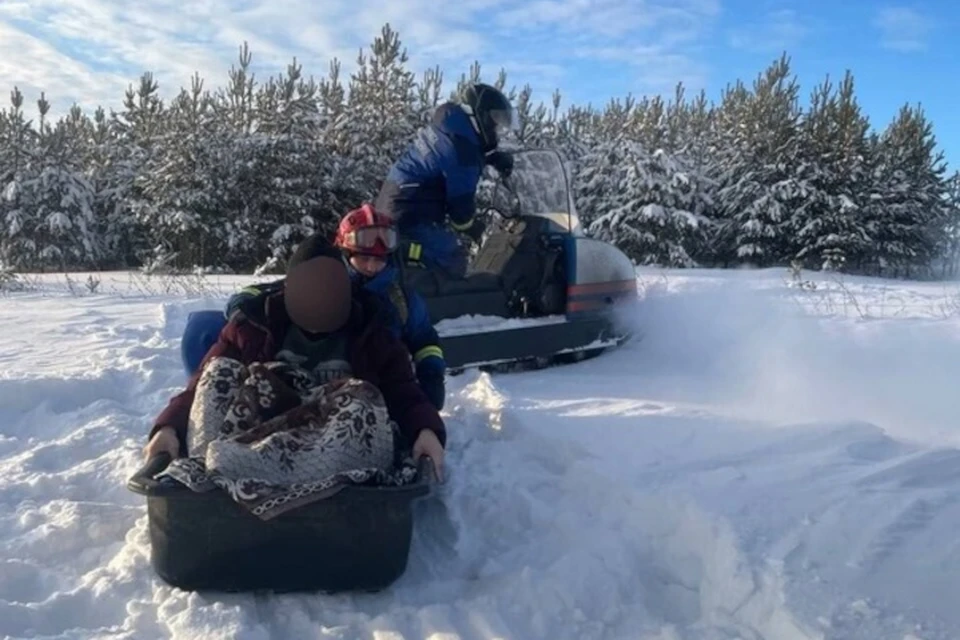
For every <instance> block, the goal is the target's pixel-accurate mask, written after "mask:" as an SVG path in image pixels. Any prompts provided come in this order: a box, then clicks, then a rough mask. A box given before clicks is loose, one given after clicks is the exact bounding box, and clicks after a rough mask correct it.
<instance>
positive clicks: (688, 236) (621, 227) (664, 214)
mask: <svg viewBox="0 0 960 640" xmlns="http://www.w3.org/2000/svg"><path fill="white" fill-rule="evenodd" d="M598 176H605V178H606V179H609V180H612V184H611V186H612V189H611V190H610V191H609V197H608V198H606V199H604V204H605V209H606V211H605V212H604V213H602V214H600V215H599V216H598V217H597V219H596V220H594V221H593V222H592V223H591V224H590V227H589V233H590V235H591V236H593V237H595V238H598V239H600V240H604V241H606V242H612V243H613V244H615V245H617V246H618V247H620V249H622V250H623V251H624V252H625V253H626V254H627V256H629V257H630V258H631V259H632V260H634V261H635V262H636V263H638V264H647V265H649V264H656V265H662V266H669V267H692V266H696V262H695V261H694V259H693V258H692V257H691V255H690V247H691V246H699V245H700V244H701V243H702V242H703V238H702V234H703V233H705V232H706V229H707V228H708V227H709V225H710V220H709V219H708V218H707V217H706V216H705V215H704V211H705V210H706V208H707V207H708V206H709V201H707V200H705V199H704V198H703V194H702V192H701V191H700V190H699V189H698V187H697V181H696V180H695V179H693V178H692V177H691V175H690V173H689V171H688V168H687V167H685V166H684V165H683V164H682V162H681V161H680V160H678V159H677V158H675V157H673V156H671V155H670V154H669V153H667V152H666V151H665V150H663V149H657V150H655V151H653V152H649V151H648V150H647V149H646V148H645V147H644V146H643V145H642V144H640V143H639V142H635V141H632V140H622V141H619V142H612V143H606V144H605V145H603V146H602V147H601V150H600V151H599V152H598V153H597V156H596V157H595V158H593V159H592V161H591V162H590V163H589V165H588V167H587V168H585V169H584V171H583V177H584V178H585V179H586V180H587V181H589V180H590V179H591V178H596V177H598Z"/></svg>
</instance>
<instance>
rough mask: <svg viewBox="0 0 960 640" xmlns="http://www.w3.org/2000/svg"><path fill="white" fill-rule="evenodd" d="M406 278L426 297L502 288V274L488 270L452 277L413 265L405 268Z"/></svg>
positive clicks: (485, 291) (482, 291)
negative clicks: (463, 276) (461, 276)
mask: <svg viewBox="0 0 960 640" xmlns="http://www.w3.org/2000/svg"><path fill="white" fill-rule="evenodd" d="M404 279H405V282H406V284H407V285H409V286H412V287H413V288H415V289H416V290H417V291H419V292H420V295H422V296H424V297H426V298H433V297H437V296H455V295H463V294H470V293H489V292H491V291H501V289H502V281H501V280H500V276H498V275H497V274H495V273H489V272H486V271H480V272H476V273H468V274H467V277H465V278H452V277H450V276H448V275H447V274H445V273H442V272H438V271H430V270H427V269H424V268H422V267H412V268H407V269H405V270H404Z"/></svg>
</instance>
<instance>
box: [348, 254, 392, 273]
mask: <svg viewBox="0 0 960 640" xmlns="http://www.w3.org/2000/svg"><path fill="white" fill-rule="evenodd" d="M350 264H351V265H352V266H353V268H354V269H356V270H357V271H359V272H360V273H362V274H363V275H365V276H366V277H368V278H372V277H373V276H375V275H377V274H378V273H380V272H381V271H383V268H384V267H386V266H387V261H386V260H385V259H384V258H380V257H377V256H364V255H360V254H354V255H352V256H350Z"/></svg>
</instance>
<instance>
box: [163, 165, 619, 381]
mask: <svg viewBox="0 0 960 640" xmlns="http://www.w3.org/2000/svg"><path fill="white" fill-rule="evenodd" d="M510 153H511V155H513V157H514V169H513V172H512V173H511V176H510V178H509V179H507V180H498V181H497V182H495V183H494V186H493V190H492V194H491V201H492V202H491V204H492V206H491V207H490V210H489V211H488V213H489V214H491V218H492V219H493V221H494V223H495V224H494V225H491V227H499V228H492V230H491V231H489V232H488V233H487V234H486V237H485V238H484V239H483V242H482V243H481V245H480V247H479V249H478V250H477V251H476V254H475V255H474V256H472V259H471V264H470V267H469V269H468V272H467V275H466V277H464V278H453V277H450V276H448V275H446V274H444V273H441V272H436V271H432V270H427V269H424V268H420V267H417V266H416V265H415V264H414V265H411V264H409V263H408V264H406V265H401V266H402V268H401V274H402V276H401V277H402V278H403V279H404V283H405V284H406V285H407V286H409V287H412V288H413V289H415V290H416V291H418V292H419V293H420V294H421V295H422V296H423V298H424V300H425V302H426V304H427V308H428V310H429V312H430V316H431V319H432V321H433V323H434V325H435V327H436V329H437V332H438V333H439V335H440V340H441V346H442V348H443V352H444V358H445V360H446V363H447V368H448V373H450V374H456V373H459V372H461V371H463V370H464V369H470V368H479V369H483V370H493V371H505V370H506V371H509V370H514V369H529V368H540V367H544V366H549V365H551V364H561V363H567V362H576V361H579V360H583V359H584V358H586V357H590V356H595V355H597V354H599V353H601V352H603V351H605V350H606V349H609V348H612V347H616V346H619V345H621V344H622V343H623V342H625V341H626V340H628V339H629V338H630V337H631V332H630V328H629V326H627V325H628V323H625V322H623V320H624V318H625V317H626V314H625V313H621V311H620V309H621V308H622V307H623V306H625V305H628V304H630V303H632V302H636V301H637V300H638V293H637V282H636V272H635V269H634V265H633V263H632V262H631V261H630V259H629V258H627V256H626V255H624V254H623V252H621V251H620V250H619V249H617V248H616V247H615V246H613V245H611V244H608V243H606V242H602V241H600V240H597V239H595V238H589V237H587V236H586V235H585V234H584V232H583V229H582V226H581V224H580V217H579V215H578V214H577V210H576V205H575V204H574V197H573V190H572V188H571V183H570V177H569V174H568V172H567V170H566V167H565V166H564V162H563V159H562V157H561V156H560V154H559V153H558V152H557V151H555V150H553V149H521V150H518V151H512V152H510ZM496 223H500V224H496ZM404 255H406V252H404ZM225 324H226V319H225V318H224V315H223V312H222V311H219V310H209V311H198V312H193V313H191V314H190V316H189V318H188V320H187V328H186V330H185V331H184V339H183V341H182V342H181V359H182V361H183V365H184V369H185V370H186V372H187V375H190V374H192V373H193V371H194V370H195V369H196V367H197V366H199V364H200V362H201V360H202V359H203V356H204V355H205V354H206V352H207V351H208V350H209V348H210V347H211V346H212V345H213V343H214V342H216V340H217V336H218V335H219V333H220V330H221V329H222V328H223V326H224V325H225Z"/></svg>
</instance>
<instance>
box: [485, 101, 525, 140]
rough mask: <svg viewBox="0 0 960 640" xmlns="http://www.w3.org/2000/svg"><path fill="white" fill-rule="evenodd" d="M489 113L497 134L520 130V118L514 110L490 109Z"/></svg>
mask: <svg viewBox="0 0 960 640" xmlns="http://www.w3.org/2000/svg"><path fill="white" fill-rule="evenodd" d="M489 113H490V120H492V121H493V125H494V126H495V127H496V129H497V134H499V135H503V134H505V133H507V132H509V131H519V130H520V117H519V115H518V114H517V110H516V109H513V108H510V109H492V110H490V112H489Z"/></svg>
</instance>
